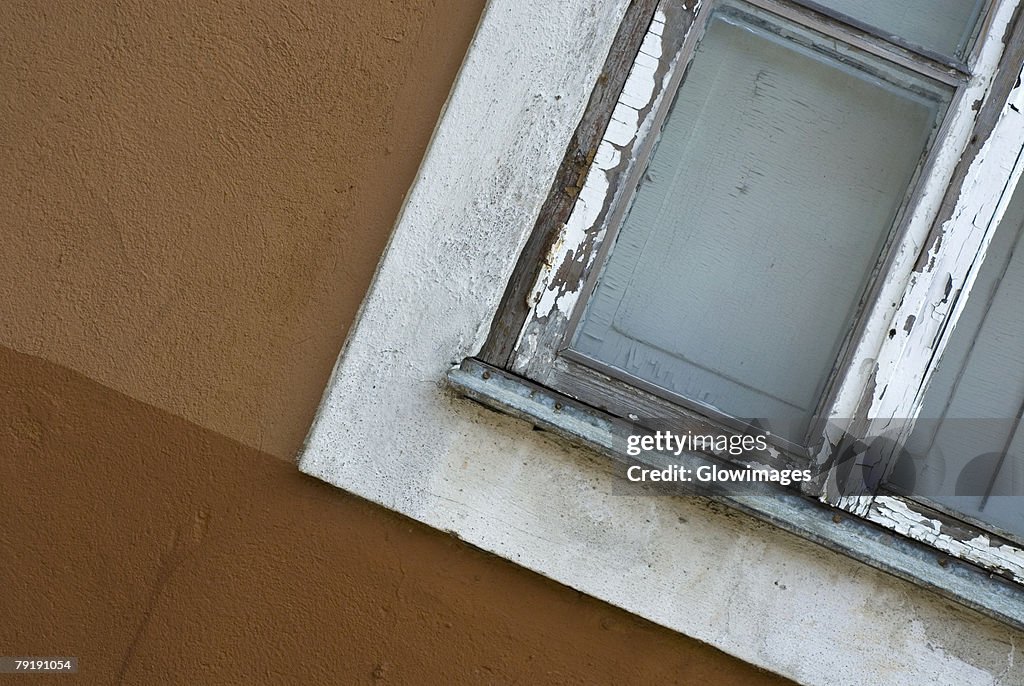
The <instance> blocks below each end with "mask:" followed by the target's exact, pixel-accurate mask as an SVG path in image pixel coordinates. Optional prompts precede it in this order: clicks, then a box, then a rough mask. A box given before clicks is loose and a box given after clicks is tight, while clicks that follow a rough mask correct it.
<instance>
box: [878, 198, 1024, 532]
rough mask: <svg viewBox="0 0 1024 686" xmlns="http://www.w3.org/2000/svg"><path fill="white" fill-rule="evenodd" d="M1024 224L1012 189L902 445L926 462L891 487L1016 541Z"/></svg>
mask: <svg viewBox="0 0 1024 686" xmlns="http://www.w3.org/2000/svg"><path fill="white" fill-rule="evenodd" d="M1022 225H1024V192H1022V191H1021V190H1020V186H1018V190H1017V192H1016V193H1015V194H1014V198H1013V201H1012V202H1011V203H1010V206H1009V207H1008V208H1007V211H1006V215H1005V216H1004V218H1003V221H1002V223H1001V224H1000V226H999V228H998V230H997V231H996V234H995V236H994V237H993V240H992V245H991V246H990V247H989V250H988V253H987V255H986V258H985V262H984V264H983V265H982V267H981V271H980V272H979V273H978V278H977V280H976V282H975V285H974V288H973V289H972V290H971V295H970V299H969V300H968V301H967V304H966V305H965V307H964V312H963V314H962V315H961V317H960V319H959V320H958V321H957V325H956V328H955V329H954V330H953V333H952V334H951V335H950V339H949V344H948V345H947V347H946V351H945V352H944V353H943V356H942V360H941V361H940V362H939V366H938V368H937V369H936V372H935V375H934V377H933V379H932V382H931V383H930V385H929V386H928V389H927V391H926V392H925V397H924V405H923V406H922V410H921V414H920V418H919V419H918V422H917V425H916V426H915V429H914V433H913V435H912V436H911V438H910V440H909V441H908V442H907V448H908V449H909V451H910V452H911V453H912V454H914V455H918V456H923V457H924V460H923V461H921V463H920V466H919V468H918V469H917V470H915V471H916V474H915V478H914V479H913V481H908V480H906V479H894V480H893V482H892V485H895V486H897V487H901V489H902V490H904V491H912V492H914V493H917V494H920V495H923V496H925V497H927V498H929V499H931V500H934V501H937V502H939V503H941V504H943V505H946V506H947V507H949V508H951V509H954V510H956V511H958V512H963V513H966V514H969V515H972V516H974V517H975V518H976V519H979V520H982V521H984V522H988V523H991V524H995V525H996V526H998V527H1000V528H1002V529H1004V530H1006V531H1009V532H1012V533H1016V534H1018V535H1019V536H1024V431H1022V430H1021V429H1022V427H1021V426H1020V421H1019V418H1020V414H1021V408H1022V407H1024V245H1022V243H1021V227H1022ZM1004 454H1005V458H1000V456H1001V455H1004ZM986 495H988V496H990V497H988V498H986Z"/></svg>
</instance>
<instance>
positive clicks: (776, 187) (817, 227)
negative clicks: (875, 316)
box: [571, 12, 947, 441]
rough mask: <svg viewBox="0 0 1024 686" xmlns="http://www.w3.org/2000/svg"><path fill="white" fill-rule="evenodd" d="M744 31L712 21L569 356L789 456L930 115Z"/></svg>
mask: <svg viewBox="0 0 1024 686" xmlns="http://www.w3.org/2000/svg"><path fill="white" fill-rule="evenodd" d="M743 17H745V15H742V17H741V16H738V15H733V14H727V13H724V12H720V13H719V14H716V15H715V16H714V17H713V18H712V19H711V21H710V25H709V27H708V30H707V32H706V34H705V38H704V40H703V41H702V43H701V45H700V46H699V48H698V50H697V54H696V56H695V57H694V61H693V63H692V65H691V68H690V72H689V73H688V75H687V77H686V80H685V82H684V84H683V86H682V87H681V89H680V91H679V95H678V98H677V102H676V103H675V106H674V109H673V112H672V114H671V115H670V117H669V118H668V120H667V123H666V125H665V127H664V131H663V132H662V136H661V139H660V142H659V145H658V148H657V151H656V153H655V154H654V156H653V158H652V159H651V162H650V165H649V167H648V169H647V172H646V174H645V178H644V180H643V182H642V184H641V185H640V187H639V189H638V191H637V194H636V197H635V200H634V202H633V206H632V208H631V210H630V211H629V213H628V216H627V218H626V219H625V222H624V224H623V226H622V228H621V231H620V232H619V234H618V237H617V240H616V243H615V245H614V247H613V249H612V251H611V254H610V257H609V259H608V261H607V263H606V265H605V267H604V270H603V272H602V274H601V278H600V281H599V283H598V285H597V287H596V289H595V291H594V294H593V296H592V297H591V299H590V301H589V304H588V307H587V310H586V312H585V315H584V317H583V319H582V321H581V324H580V326H579V327H578V329H577V332H576V335H575V337H574V340H573V342H572V346H571V347H572V348H573V349H574V350H576V351H578V352H581V353H583V354H585V355H587V356H589V357H591V358H594V359H596V360H598V361H600V362H603V363H605V364H607V365H609V366H612V367H615V368H617V369H620V370H622V371H624V372H627V373H628V374H630V375H633V376H635V377H639V378H641V379H643V380H646V381H648V382H650V383H652V384H655V385H657V386H659V387H661V388H664V389H667V390H669V391H671V392H673V393H675V394H678V395H681V396H683V397H685V398H686V399H688V400H691V401H692V402H693V403H695V404H700V405H702V406H706V407H710V408H713V409H715V410H717V411H719V412H721V413H723V414H726V415H730V416H733V417H739V418H745V419H750V418H758V419H762V420H767V421H768V422H769V424H770V425H771V426H772V427H773V430H774V431H775V433H776V434H781V435H783V436H784V437H786V438H789V439H790V440H793V441H800V440H802V436H803V433H804V432H805V431H806V429H807V427H808V424H809V421H810V418H811V415H812V414H813V411H814V409H815V407H816V404H817V402H818V399H819V397H820V396H821V393H822V390H823V387H824V385H825V383H826V380H827V379H828V377H829V374H830V370H831V368H832V366H833V364H834V362H835V360H836V357H837V355H838V350H839V347H840V345H841V341H842V339H843V338H844V336H845V334H846V332H847V331H848V330H849V328H850V326H851V325H852V322H853V318H854V314H855V310H856V308H857V304H858V301H859V299H860V298H861V297H862V294H863V293H864V291H865V286H866V284H867V281H868V276H869V273H870V271H871V270H872V268H873V266H874V265H875V263H876V261H877V258H878V256H879V253H880V251H881V247H882V244H883V242H884V240H885V237H886V236H887V234H888V233H889V231H890V228H891V226H892V224H893V220H894V217H895V215H896V213H897V211H898V208H899V206H900V205H901V203H902V200H903V197H904V194H905V192H906V190H907V187H908V184H909V182H910V180H911V178H912V176H913V174H914V171H915V168H916V167H917V165H918V162H919V160H920V159H921V157H922V153H923V151H924V149H925V147H926V145H927V141H928V139H929V135H930V133H931V132H932V130H933V127H934V126H935V123H936V119H937V116H938V113H939V110H940V109H941V108H942V105H941V104H940V102H939V99H940V96H935V97H934V98H928V97H925V96H923V95H922V93H923V92H924V89H925V86H924V85H922V84H917V85H916V86H915V87H914V91H915V92H916V94H915V93H911V92H910V90H907V89H901V88H898V87H896V86H894V85H892V84H890V83H886V82H884V81H883V80H882V79H880V78H879V77H878V76H871V75H869V74H867V73H866V72H864V71H860V70H858V69H855V68H854V67H852V66H850V65H849V64H848V63H845V64H844V63H840V62H839V61H838V60H835V59H833V58H831V57H829V56H828V55H826V54H824V53H823V52H819V51H817V50H811V49H807V48H805V47H802V46H800V45H797V44H796V43H795V42H793V41H790V40H786V39H783V38H781V37H779V36H778V35H776V34H775V33H774V32H769V31H768V30H766V29H763V28H760V27H755V26H754V25H753V23H752V22H751V23H747V20H746V19H745V18H743ZM871 64H872V65H873V67H872V68H878V69H880V68H881V67H879V65H878V64H876V63H871ZM886 68H887V67H886ZM928 87H932V86H930V85H929V86H928ZM941 97H947V96H946V95H945V94H943V96H941Z"/></svg>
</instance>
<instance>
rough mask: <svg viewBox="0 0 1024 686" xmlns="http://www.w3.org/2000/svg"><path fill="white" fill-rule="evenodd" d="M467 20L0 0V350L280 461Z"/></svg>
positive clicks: (428, 124) (449, 74) (365, 275)
mask: <svg viewBox="0 0 1024 686" xmlns="http://www.w3.org/2000/svg"><path fill="white" fill-rule="evenodd" d="M482 6H483V0H402V1H401V2H386V1H381V2H368V1H365V0H359V1H353V0H347V1H345V0H343V1H341V2H289V1H287V0H283V1H274V0H268V1H261V2H252V3H237V2H200V3H192V4H189V5H187V7H188V10H187V11H185V10H183V7H186V6H185V5H182V4H181V3H180V2H167V1H159V0H157V1H154V0H140V1H138V2H66V3H54V2H47V1H46V0H38V1H36V2H20V1H18V0H13V1H5V2H3V3H0V122H2V125H0V189H2V193H0V221H2V222H3V226H4V234H5V235H4V240H2V241H0V265H3V266H2V269H3V270H4V276H5V278H4V279H3V280H2V283H0V289H2V290H0V300H2V302H3V303H4V307H3V308H0V345H8V346H10V347H12V348H14V349H16V350H20V351H22V352H27V353H30V354H32V355H38V356H40V357H44V358H46V359H49V360H52V361H54V362H58V363H60V364H64V365H67V366H69V367H71V368H73V369H76V370H78V371H81V372H83V373H84V374H86V375H88V376H89V377H91V378H94V379H96V380H98V381H101V382H103V383H104V384H106V385H108V386H110V387H111V388H115V389H117V390H119V391H122V392H124V393H127V394H128V395H131V396H132V397H135V398H138V399H140V400H143V401H145V402H148V403H152V404H153V405H156V406H158V407H161V408H163V409H166V410H168V411H170V412H173V413H175V414H178V415H180V416H182V417H185V418H186V419H189V420H191V421H194V422H197V423H199V424H201V425H203V426H206V427H209V428H211V429H213V430H215V431H218V432H220V433H223V434H225V435H227V436H231V437H232V438H235V439H237V440H239V441H241V442H243V443H245V444H247V445H251V446H257V447H260V448H262V449H263V450H265V451H267V452H270V453H272V454H274V455H279V456H282V457H290V456H291V455H292V454H293V453H294V451H295V450H296V449H297V447H298V446H299V444H300V443H301V440H302V437H303V435H304V433H305V430H306V428H307V426H308V424H309V420H310V417H311V416H312V413H313V411H314V410H315V408H316V405H317V402H318V401H319V399H320V394H321V392H322V391H323V387H324V380H325V379H326V377H327V374H328V373H329V371H330V369H331V366H332V365H333V363H334V360H335V358H336V356H337V353H338V350H339V348H340V347H341V343H342V340H343V338H344V335H345V332H346V325H347V323H348V322H349V321H351V319H352V317H353V315H354V313H355V311H356V309H357V308H358V306H359V303H360V300H361V298H362V295H363V293H364V292H365V290H366V286H367V284H368V283H369V279H370V277H371V276H372V273H373V270H374V268H375V266H376V263H377V259H378V257H379V255H380V252H381V249H382V247H383V245H384V242H385V241H386V239H387V236H388V231H389V229H390V227H391V225H392V223H393V222H394V219H395V215H396V214H397V212H398V209H399V206H400V204H401V202H402V199H403V196H404V193H405V191H406V189H407V188H408V187H409V185H410V183H411V181H412V179H413V175H414V173H415V171H416V168H417V165H418V164H419V161H420V159H421V157H422V153H423V150H424V149H425V147H426V144H427V141H428V139H429V136H430V133H431V130H432V129H433V126H434V123H435V121H436V118H437V115H438V112H439V110H440V108H441V106H442V104H443V103H444V100H445V98H446V97H447V94H448V90H449V86H450V84H451V81H452V79H453V77H454V74H455V72H456V70H457V69H458V66H459V64H460V61H461V59H462V56H463V54H464V53H465V49H466V46H467V44H468V41H469V38H470V37H471V35H472V32H473V30H474V28H475V25H476V21H477V19H478V17H479V14H480V11H481V8H482Z"/></svg>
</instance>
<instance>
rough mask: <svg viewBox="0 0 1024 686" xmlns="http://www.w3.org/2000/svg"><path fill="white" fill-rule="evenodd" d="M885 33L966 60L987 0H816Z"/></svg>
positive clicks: (817, 2)
mask: <svg viewBox="0 0 1024 686" xmlns="http://www.w3.org/2000/svg"><path fill="white" fill-rule="evenodd" d="M811 4H817V5H820V6H821V7H826V8H829V9H832V10H834V11H836V12H838V13H840V14H844V15H846V16H848V17H850V18H851V19H855V20H857V21H859V22H862V23H864V24H867V25H869V26H873V27H875V28H878V29H881V30H882V32H883V34H887V35H893V36H897V37H899V38H902V39H904V40H905V41H907V42H909V43H912V44H914V45H918V46H920V47H922V48H927V49H928V50H932V51H934V52H937V53H939V54H942V55H948V56H951V57H957V58H961V59H962V58H963V56H964V53H965V52H966V50H967V46H968V45H969V43H970V40H971V36H972V34H973V33H974V26H975V25H976V24H977V23H978V17H979V15H980V13H981V11H982V9H983V7H984V5H985V3H984V0H814V1H813V2H812V3H811Z"/></svg>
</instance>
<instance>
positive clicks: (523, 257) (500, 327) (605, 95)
mask: <svg viewBox="0 0 1024 686" xmlns="http://www.w3.org/2000/svg"><path fill="white" fill-rule="evenodd" d="M658 4H659V0H634V1H633V2H632V3H631V4H630V6H629V7H628V8H627V9H626V14H625V17H624V18H623V20H622V24H621V26H620V27H619V31H618V33H617V34H616V36H615V40H614V42H613V43H612V47H611V50H610V51H609V52H608V59H607V60H606V61H605V64H604V68H603V69H602V70H601V76H600V77H599V78H598V82H597V84H596V85H595V86H594V92H593V94H592V95H591V96H590V101H589V103H588V104H587V108H586V111H585V112H584V114H583V118H582V119H581V120H580V123H579V126H577V127H576V131H575V133H573V136H572V138H571V139H570V141H569V145H568V146H567V148H566V153H565V159H564V161H563V162H562V165H561V167H560V168H559V170H558V173H557V174H556V176H555V180H554V182H553V183H552V184H551V191H550V192H549V193H548V197H547V199H546V200H545V201H544V205H543V206H542V207H541V211H540V215H539V216H538V218H537V223H536V225H535V226H534V229H533V232H532V233H531V235H530V238H529V239H528V240H527V242H526V245H525V246H524V247H523V251H522V253H521V254H520V255H519V260H518V261H517V262H516V267H515V271H513V273H512V278H511V279H510V280H509V283H508V286H507V287H506V289H505V294H504V296H502V299H501V304H500V305H499V306H498V310H497V313H496V315H495V318H494V320H493V321H492V323H491V333H490V335H489V336H488V338H487V341H486V342H485V343H484V346H483V348H482V349H481V351H480V358H481V359H483V360H486V361H488V362H490V363H491V364H494V365H495V366H498V367H506V366H507V365H508V364H509V360H510V358H511V356H512V350H513V348H514V346H515V342H516V339H517V337H518V335H519V332H520V330H521V329H522V328H523V324H524V322H525V321H526V317H527V315H528V314H529V312H530V304H529V302H528V297H529V293H530V289H531V288H533V284H534V282H535V281H536V280H537V275H538V273H539V272H540V268H541V265H542V262H543V257H544V255H546V254H547V253H548V252H549V251H550V248H551V243H552V241H553V240H554V239H555V238H556V237H557V236H558V232H559V229H560V227H561V226H562V225H563V224H564V223H565V222H566V220H567V219H568V218H569V214H570V212H572V208H573V204H574V203H575V201H576V196H577V194H578V193H579V189H580V187H581V186H582V184H583V179H584V178H585V177H586V175H587V171H588V170H589V168H590V164H591V163H592V162H593V160H594V155H595V154H596V153H597V146H598V145H599V144H600V142H601V137H602V136H603V135H604V131H605V128H606V127H607V126H608V121H609V120H610V119H611V116H612V110H613V109H614V108H615V103H616V102H617V101H618V98H619V93H620V92H621V91H622V86H623V84H625V82H626V77H627V76H628V74H629V69H630V67H631V66H632V64H633V61H634V60H635V59H636V55H637V52H639V50H640V45H641V43H642V42H643V39H644V34H645V32H646V31H647V27H648V25H649V24H650V23H651V18H652V17H653V16H654V12H655V9H656V8H657V6H658Z"/></svg>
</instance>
